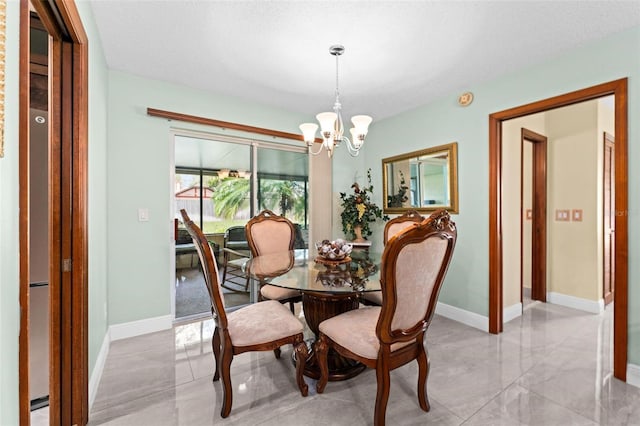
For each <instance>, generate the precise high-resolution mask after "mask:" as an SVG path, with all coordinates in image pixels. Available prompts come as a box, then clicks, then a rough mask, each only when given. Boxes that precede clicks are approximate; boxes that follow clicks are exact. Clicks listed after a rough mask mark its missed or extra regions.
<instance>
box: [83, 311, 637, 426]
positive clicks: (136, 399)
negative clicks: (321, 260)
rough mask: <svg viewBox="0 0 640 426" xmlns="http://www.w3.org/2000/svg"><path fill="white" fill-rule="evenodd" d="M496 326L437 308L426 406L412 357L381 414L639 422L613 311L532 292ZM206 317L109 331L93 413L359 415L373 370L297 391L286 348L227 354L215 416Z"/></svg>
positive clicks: (248, 419)
mask: <svg viewBox="0 0 640 426" xmlns="http://www.w3.org/2000/svg"><path fill="white" fill-rule="evenodd" d="M504 329H505V331H504V333H503V334H501V335H499V336H495V335H491V334H488V333H485V332H482V331H480V330H477V329H474V328H471V327H467V326H465V325H463V324H460V323H458V322H455V321H452V320H449V319H447V318H444V317H440V316H436V317H435V318H434V320H433V323H432V325H431V327H430V329H429V331H428V333H427V347H428V349H429V354H430V359H431V371H430V375H429V380H428V393H429V398H430V402H431V411H430V412H429V413H425V412H423V411H422V410H421V409H420V407H419V405H418V401H417V396H416V383H417V366H416V364H415V362H413V363H410V364H408V365H405V366H403V367H401V368H399V369H397V370H394V371H393V372H392V373H391V395H390V398H389V405H388V408H387V424H388V425H425V424H430V425H509V426H511V425H563V426H564V425H597V424H601V425H640V388H636V387H633V386H631V385H627V384H625V383H623V382H620V381H619V380H617V379H615V378H613V376H612V352H611V343H612V312H611V309H608V310H607V312H605V313H604V314H601V315H594V314H589V313H585V312H581V311H577V310H573V309H569V308H565V307H562V306H557V305H551V304H542V303H541V304H536V305H534V306H532V307H531V308H530V309H528V310H526V311H525V312H524V315H523V316H522V317H519V318H516V319H514V320H512V321H511V322H509V323H508V324H505V327H504ZM212 332H213V324H212V321H211V320H206V321H200V322H194V323H190V324H186V325H181V326H176V327H174V328H173V329H172V330H168V331H163V332H158V333H153V334H149V335H145V336H139V337H135V338H131V339H126V340H120V341H116V342H113V343H112V344H111V348H110V351H109V356H108V358H107V361H106V365H105V369H104V372H103V375H102V380H101V383H100V385H99V388H98V392H97V396H96V400H95V403H94V405H93V407H92V412H91V415H90V421H89V424H90V425H92V426H95V425H143V426H144V425H157V426H162V425H167V426H168V425H172V426H174V425H175V426H178V425H296V424H305V425H349V426H355V425H368V424H372V422H373V410H374V400H375V393H376V377H375V372H374V371H373V370H367V371H365V372H364V373H362V374H360V375H359V376H357V377H355V378H353V379H350V380H347V381H343V382H329V384H328V385H327V388H326V389H325V392H324V393H323V394H321V395H318V394H316V392H315V386H314V385H315V381H314V380H311V379H308V378H307V379H306V380H307V381H308V383H309V385H310V386H309V391H310V394H309V396H308V397H306V398H302V397H301V396H300V394H299V392H298V389H297V387H296V384H295V379H294V366H293V365H292V362H291V360H290V355H291V348H290V347H287V348H283V353H282V358H281V359H280V360H277V359H275V357H274V355H273V353H272V352H260V353H247V354H242V355H239V356H236V357H235V358H234V361H233V364H232V373H231V374H232V383H233V408H232V411H231V415H230V416H229V417H228V418H227V419H222V418H221V417H220V407H221V401H222V387H221V384H220V382H215V383H213V382H212V380H211V379H212V375H213V364H214V361H213V356H212V353H211V344H210V339H211V335H212Z"/></svg>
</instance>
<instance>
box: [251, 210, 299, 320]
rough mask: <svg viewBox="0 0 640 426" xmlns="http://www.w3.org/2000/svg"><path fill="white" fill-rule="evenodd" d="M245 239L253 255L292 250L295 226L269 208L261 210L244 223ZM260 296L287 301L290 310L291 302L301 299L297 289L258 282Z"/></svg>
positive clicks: (292, 307)
mask: <svg viewBox="0 0 640 426" xmlns="http://www.w3.org/2000/svg"><path fill="white" fill-rule="evenodd" d="M245 229H246V232H247V241H248V242H249V249H251V255H252V256H253V257H256V256H260V255H265V254H271V253H277V252H283V251H288V250H293V248H294V243H295V232H296V231H295V226H294V225H293V223H291V221H290V220H289V219H287V218H286V217H283V216H278V215H276V214H275V213H274V212H272V211H271V210H263V211H261V212H260V213H259V214H258V215H256V216H254V217H252V218H251V219H250V220H249V221H248V222H247V224H246V225H245ZM259 296H260V298H261V299H267V300H277V301H279V302H280V303H289V308H290V309H291V312H294V306H293V304H294V303H295V302H299V301H301V300H302V295H301V294H300V292H299V291H297V290H291V289H286V288H281V287H276V286H274V285H270V284H264V283H261V284H260V295H259Z"/></svg>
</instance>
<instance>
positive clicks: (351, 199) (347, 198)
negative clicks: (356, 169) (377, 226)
mask: <svg viewBox="0 0 640 426" xmlns="http://www.w3.org/2000/svg"><path fill="white" fill-rule="evenodd" d="M367 183H368V185H367V186H366V187H365V188H360V185H359V184H358V183H357V182H355V183H354V184H353V185H351V188H353V194H349V195H347V193H346V192H341V193H340V200H341V202H340V205H341V206H342V213H341V214H340V217H341V218H342V232H344V235H346V236H347V238H353V240H354V241H356V242H358V241H363V240H364V239H366V237H368V236H369V235H371V234H372V231H371V228H370V227H369V224H370V223H372V222H375V221H376V220H377V219H382V220H385V221H386V220H389V217H388V216H386V215H384V216H383V214H382V209H381V208H380V207H378V206H377V205H376V204H375V203H373V202H372V201H371V193H372V192H373V185H372V184H371V169H368V170H367Z"/></svg>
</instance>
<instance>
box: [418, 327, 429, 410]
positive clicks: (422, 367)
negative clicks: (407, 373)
mask: <svg viewBox="0 0 640 426" xmlns="http://www.w3.org/2000/svg"><path fill="white" fill-rule="evenodd" d="M419 340H422V339H419ZM417 361H418V402H419V403H420V408H422V410H423V411H427V412H428V411H429V410H430V409H431V404H429V396H428V394H427V378H428V377H429V353H428V352H427V348H425V347H424V344H420V345H419V348H418V357H417Z"/></svg>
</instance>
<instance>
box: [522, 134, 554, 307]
mask: <svg viewBox="0 0 640 426" xmlns="http://www.w3.org/2000/svg"><path fill="white" fill-rule="evenodd" d="M525 141H529V142H530V143H531V144H532V151H531V153H532V155H531V156H532V158H531V160H532V164H533V165H532V168H531V174H532V179H531V184H532V189H531V198H532V205H531V209H532V221H531V243H532V244H531V277H532V278H531V300H539V301H541V302H546V301H547V276H546V273H547V137H546V136H544V135H541V134H539V133H536V132H534V131H532V130H529V129H526V128H524V127H523V128H521V130H520V143H521V149H520V301H521V302H522V289H523V287H524V286H523V283H524V243H523V241H524V211H523V209H522V207H523V206H524V202H523V201H524V144H525ZM541 177H542V178H543V179H542V180H541V179H540V178H541ZM536 227H537V228H538V229H540V237H539V238H534V230H535V229H536ZM536 253H537V255H536ZM534 256H535V257H534ZM534 258H536V259H538V262H537V263H536V262H533V259H534ZM534 268H536V269H538V271H537V275H536V276H537V277H538V278H539V279H538V280H537V281H536V280H534V279H533V277H534V273H535V271H534Z"/></svg>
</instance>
